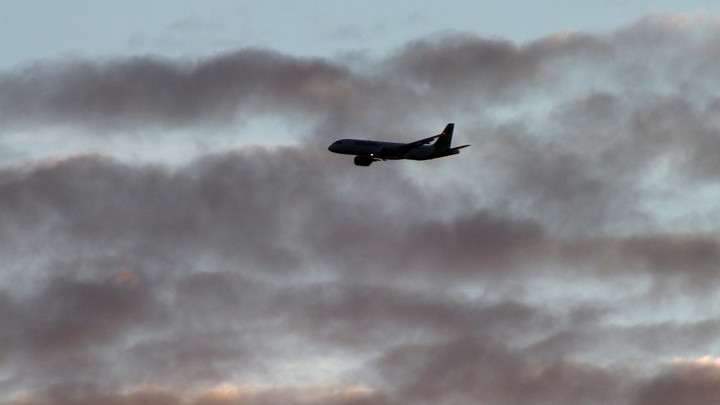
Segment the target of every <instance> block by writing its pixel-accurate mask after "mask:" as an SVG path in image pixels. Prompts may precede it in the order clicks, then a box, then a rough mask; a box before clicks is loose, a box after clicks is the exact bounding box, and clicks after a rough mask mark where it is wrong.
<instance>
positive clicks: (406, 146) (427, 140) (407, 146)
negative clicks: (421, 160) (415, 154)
mask: <svg viewBox="0 0 720 405" xmlns="http://www.w3.org/2000/svg"><path fill="white" fill-rule="evenodd" d="M442 135H443V134H437V135H433V136H431V137H429V138H425V139H420V140H419V141H415V142H409V143H406V144H404V145H402V146H400V148H401V149H405V150H410V149H413V148H416V147H418V146H420V145H427V144H428V143H430V142H432V141H434V140H435V139H436V138H438V137H440V136H442Z"/></svg>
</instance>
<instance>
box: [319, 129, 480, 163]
mask: <svg viewBox="0 0 720 405" xmlns="http://www.w3.org/2000/svg"><path fill="white" fill-rule="evenodd" d="M454 129H455V124H453V123H449V124H447V126H446V127H445V129H444V130H443V131H442V133H440V134H437V135H434V136H431V137H429V138H425V139H420V140H419V141H415V142H410V143H399V142H382V141H363V140H359V139H340V140H339V141H335V142H333V144H332V145H330V146H329V147H328V150H329V151H330V152H335V153H340V154H343V155H355V159H354V162H355V164H356V165H357V166H370V164H371V163H372V162H377V161H379V160H400V159H410V160H430V159H438V158H443V157H447V156H452V155H457V154H459V153H460V149H462V148H467V147H468V146H470V145H462V146H456V147H454V148H451V147H450V144H451V143H452V136H453V130H454ZM436 139H437V140H436ZM434 140H436V141H435V143H433V144H432V145H428V144H429V143H431V142H432V141H434Z"/></svg>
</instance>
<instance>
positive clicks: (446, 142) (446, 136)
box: [434, 122, 455, 152]
mask: <svg viewBox="0 0 720 405" xmlns="http://www.w3.org/2000/svg"><path fill="white" fill-rule="evenodd" d="M454 129H455V124H454V123H452V122H451V123H449V124H447V126H446V127H445V129H444V130H443V131H442V133H441V134H440V136H439V137H438V139H437V141H435V145H434V146H435V152H443V151H446V150H448V149H450V145H452V136H453V130H454Z"/></svg>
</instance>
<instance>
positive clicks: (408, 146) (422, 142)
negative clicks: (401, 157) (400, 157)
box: [400, 123, 455, 150]
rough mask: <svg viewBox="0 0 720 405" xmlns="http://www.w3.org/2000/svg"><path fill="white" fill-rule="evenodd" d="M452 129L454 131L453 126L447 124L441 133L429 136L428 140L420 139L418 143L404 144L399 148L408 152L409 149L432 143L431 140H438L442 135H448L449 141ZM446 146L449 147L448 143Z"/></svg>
mask: <svg viewBox="0 0 720 405" xmlns="http://www.w3.org/2000/svg"><path fill="white" fill-rule="evenodd" d="M453 129H455V124H453V123H449V124H447V126H446V127H445V129H444V130H443V131H442V132H441V133H439V134H437V135H434V136H431V137H429V138H425V139H421V140H419V141H415V142H410V143H406V144H404V145H403V146H401V147H400V148H401V149H403V150H410V149H413V148H416V147H418V146H420V145H426V144H428V143H430V142H432V141H433V140H435V139H436V138H439V137H441V136H443V135H449V136H450V137H451V138H450V139H452V133H453ZM448 146H450V144H449V143H448Z"/></svg>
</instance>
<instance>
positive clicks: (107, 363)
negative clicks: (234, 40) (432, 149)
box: [0, 15, 720, 405]
mask: <svg viewBox="0 0 720 405" xmlns="http://www.w3.org/2000/svg"><path fill="white" fill-rule="evenodd" d="M718 27H720V25H719V24H718V18H717V17H715V16H711V15H694V16H683V15H658V16H651V17H648V18H646V19H644V20H642V21H639V22H637V23H636V24H634V25H632V26H628V27H624V28H622V29H619V30H617V31H615V32H613V33H609V34H607V35H585V34H579V33H560V34H556V35H551V36H548V37H546V38H542V39H539V40H537V41H533V42H529V43H525V44H514V43H511V42H507V41H502V40H496V39H484V38H477V37H473V36H468V35H465V36H457V35H455V36H445V37H440V38H439V39H420V40H418V41H415V42H411V43H408V44H405V45H404V46H402V47H400V48H399V49H398V50H397V51H396V52H393V53H392V54H390V55H388V56H386V57H384V58H380V59H373V58H370V57H368V56H363V55H353V56H347V57H345V58H343V59H338V60H322V59H313V58H295V57H289V56H285V55H281V54H277V53H275V52H272V51H267V50H257V49H249V50H248V49H244V50H238V51H236V52H230V53H227V54H222V55H218V56H216V57H214V58H211V59H208V60H197V61H176V60H164V59H158V58H154V57H152V56H143V57H138V58H130V59H127V58H126V59H116V60H103V61H93V60H64V61H42V62H37V63H34V64H29V65H27V66H26V67H23V68H19V69H17V70H14V71H9V72H0V160H3V162H2V163H3V165H2V166H1V167H2V169H0V404H3V405H82V404H96V403H107V404H118V405H125V404H127V405H131V404H153V405H155V404H167V405H190V404H192V405H195V404H197V405H201V404H203V405H204V404H208V405H210V404H213V405H240V404H268V405H271V404H337V405H343V404H346V405H350V404H355V405H357V404H368V405H370V404H387V405H401V404H477V403H483V404H493V405H495V404H497V405H504V404H519V403H522V404H538V405H539V404H554V405H556V404H598V405H600V404H628V405H645V404H655V405H662V404H707V403H712V402H713V401H714V400H716V398H717V397H718V395H720V388H719V387H720V361H718V360H717V358H716V357H713V356H712V355H713V354H714V353H717V350H718V348H720V345H719V344H718V343H720V341H719V340H718V336H720V313H719V312H718V308H717V305H716V303H715V294H714V291H715V290H716V288H717V287H718V286H719V285H720V272H719V271H718V269H719V265H720V237H719V236H718V231H720V222H718V221H720V205H719V204H718V203H717V201H718V199H717V197H718V193H719V192H720V189H719V188H718V187H717V180H718V177H719V176H720V164H718V162H719V161H720V160H718V156H720V153H718V152H720V121H718V119H717V115H718V114H717V113H718V111H719V107H718V106H720V101H719V100H720V99H718V96H717V94H720V93H719V92H720V73H718V70H717V69H716V65H717V62H718V60H719V59H720V48H719V47H718V46H717V44H718V43H720V28H718ZM258 120H261V121H262V122H266V120H277V121H282V122H284V123H286V124H288V125H287V128H288V129H287V131H288V134H287V135H288V137H289V138H292V139H295V140H297V141H298V143H297V144H296V145H294V146H292V145H286V146H281V147H261V146H253V144H259V143H262V142H261V141H262V139H259V138H257V134H248V133H242V132H241V133H240V134H239V135H238V136H239V137H241V138H243V139H245V140H246V142H244V146H241V147H237V148H232V149H225V150H219V151H215V152H212V153H207V152H202V150H200V152H198V153H196V154H194V155H192V156H187V158H186V159H185V160H184V163H182V164H168V163H167V161H170V160H172V161H175V162H176V161H177V160H176V159H174V156H171V155H168V156H165V157H163V158H160V159H158V160H156V161H143V160H132V159H130V160H128V159H124V158H123V157H122V156H120V154H119V153H118V154H116V153H115V152H116V150H115V149H114V148H117V147H121V148H128V149H132V148H134V147H137V145H138V143H139V142H140V143H141V141H144V140H147V139H155V142H166V141H167V142H173V143H176V144H178V145H180V144H186V145H187V144H190V145H192V144H193V143H194V142H205V141H207V140H208V139H215V140H217V139H218V138H219V137H226V136H227V131H228V130H229V129H230V130H234V129H235V128H236V126H237V125H239V123H240V124H243V123H245V124H247V123H252V122H255V121H258ZM447 122H455V123H456V135H455V136H456V140H455V142H462V143H471V144H472V147H471V148H469V149H464V150H463V153H462V154H461V155H460V156H457V157H453V158H451V159H444V160H440V161H433V162H423V163H418V162H379V163H375V164H373V165H372V166H371V167H368V168H360V167H356V166H354V165H353V164H352V160H351V159H350V158H349V157H343V156H335V155H332V154H331V153H329V152H327V151H326V147H327V145H328V144H329V143H330V142H331V141H332V140H334V139H336V138H340V137H346V136H347V137H351V136H352V137H358V138H366V137H368V138H386V139H400V140H407V141H410V140H414V139H417V138H420V137H422V136H427V135H432V134H433V133H435V132H436V131H437V130H440V129H441V128H442V127H443V126H444V125H445V124H446V123H447ZM248 125H249V124H248ZM240 128H242V125H241V126H240ZM178 131H182V133H183V135H182V136H177V137H176V135H177V134H178V133H179V132H178ZM36 134H42V139H45V140H46V139H47V137H48V136H50V137H59V142H62V143H65V144H67V145H70V146H69V147H68V149H67V150H65V149H63V151H62V152H57V153H54V154H52V156H51V158H44V159H39V160H38V159H28V160H25V161H18V160H17V159H16V156H17V155H22V156H28V157H30V158H32V157H33V156H35V154H34V153H35V148H41V147H42V145H40V143H41V142H40V139H41V138H40V135H37V136H38V138H37V140H35V138H34V136H36ZM48 134H49V135H48ZM19 138H24V139H25V141H24V142H18V139H19ZM90 139H94V140H97V139H100V140H103V142H105V141H107V144H106V145H105V146H104V147H103V146H101V147H93V148H91V150H89V149H87V148H83V147H82V146H77V145H82V143H83V142H85V141H87V140H90ZM178 150H188V149H182V148H180V149H178ZM4 151H7V153H4ZM164 153H165V152H164Z"/></svg>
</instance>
